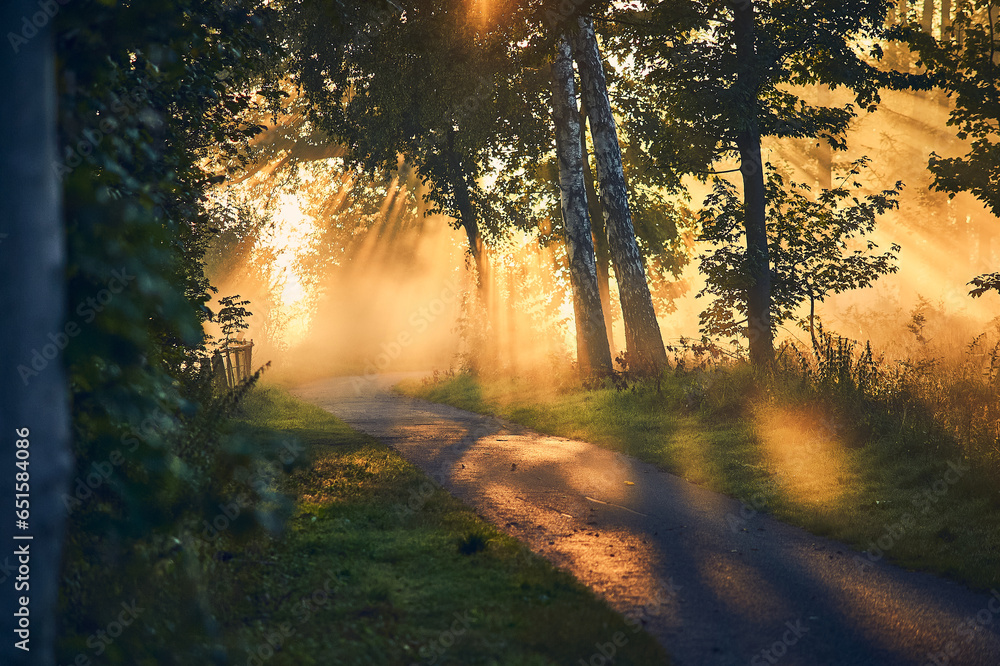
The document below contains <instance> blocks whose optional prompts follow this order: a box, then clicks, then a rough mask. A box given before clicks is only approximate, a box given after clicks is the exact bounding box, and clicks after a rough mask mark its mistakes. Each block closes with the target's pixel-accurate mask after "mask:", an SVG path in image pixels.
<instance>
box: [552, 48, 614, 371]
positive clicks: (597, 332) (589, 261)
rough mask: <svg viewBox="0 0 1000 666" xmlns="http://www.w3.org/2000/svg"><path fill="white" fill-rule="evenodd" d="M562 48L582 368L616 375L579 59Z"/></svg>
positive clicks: (557, 76)
mask: <svg viewBox="0 0 1000 666" xmlns="http://www.w3.org/2000/svg"><path fill="white" fill-rule="evenodd" d="M556 48H557V54H556V59H555V62H554V63H553V66H552V120H553V123H554V125H555V135H556V155H557V157H558V161H559V190H560V195H561V204H562V219H563V231H564V234H565V238H566V256H567V258H568V260H569V274H570V283H571V284H572V287H573V311H574V313H575V315H576V328H577V362H578V364H579V366H580V372H581V374H583V375H585V376H590V375H610V374H611V370H612V366H611V350H610V348H609V346H608V335H607V331H606V330H605V325H604V313H603V310H602V308H601V294H600V290H599V289H598V283H597V264H596V262H595V259H594V244H593V236H592V233H591V228H590V215H589V213H588V209H587V189H586V184H585V182H584V176H583V173H584V168H583V150H582V146H583V144H582V141H581V137H582V135H583V132H582V128H581V126H580V116H579V112H578V111H577V106H576V86H575V84H574V80H573V54H572V51H571V50H570V46H569V43H568V42H567V41H566V39H565V37H563V38H561V39H560V40H559V42H558V44H557V47H556Z"/></svg>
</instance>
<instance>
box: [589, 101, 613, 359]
mask: <svg viewBox="0 0 1000 666" xmlns="http://www.w3.org/2000/svg"><path fill="white" fill-rule="evenodd" d="M580 152H581V153H582V155H583V183H584V185H586V187H587V210H588V211H589V212H590V227H591V230H592V231H593V236H594V259H596V260H597V290H598V291H599V292H600V294H601V311H603V312H604V330H605V331H607V333H608V348H609V349H610V350H611V356H612V358H614V355H615V335H614V318H613V317H612V316H611V250H610V249H609V248H608V233H607V230H606V229H605V228H604V212H603V211H602V210H601V198H600V196H599V195H598V194H597V183H596V182H595V181H594V171H593V169H591V168H590V158H589V156H588V151H587V105H586V104H583V103H581V104H580Z"/></svg>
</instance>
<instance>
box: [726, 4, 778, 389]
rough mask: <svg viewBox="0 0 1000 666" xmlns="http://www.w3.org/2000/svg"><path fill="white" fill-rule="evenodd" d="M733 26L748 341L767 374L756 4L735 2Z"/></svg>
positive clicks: (770, 349)
mask: <svg viewBox="0 0 1000 666" xmlns="http://www.w3.org/2000/svg"><path fill="white" fill-rule="evenodd" d="M733 12H734V15H735V18H734V25H733V27H734V28H735V34H736V56H737V59H738V60H739V62H740V70H739V72H738V74H737V81H736V85H737V86H738V87H739V94H738V95H737V98H738V99H739V100H740V101H741V102H742V104H743V108H742V109H741V110H740V116H741V118H740V122H741V123H742V125H743V127H741V128H740V131H739V134H738V135H737V137H736V145H737V147H738V148H739V151H740V173H741V174H742V176H743V205H744V210H745V216H746V217H745V219H744V224H745V226H746V236H747V272H748V273H749V278H750V286H749V287H748V288H747V337H748V339H749V342H750V363H751V364H752V365H753V366H754V367H755V368H758V369H769V368H770V367H771V364H772V363H773V362H774V341H773V336H772V334H771V263H770V257H769V253H768V248H767V216H766V205H767V201H766V195H765V190H764V169H763V164H762V160H761V155H760V130H759V129H758V126H757V89H758V81H757V74H756V57H757V51H756V45H755V36H754V3H753V2H752V0H751V1H749V2H742V1H740V2H735V3H734V4H733Z"/></svg>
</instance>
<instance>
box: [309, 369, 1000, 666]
mask: <svg viewBox="0 0 1000 666" xmlns="http://www.w3.org/2000/svg"><path fill="white" fill-rule="evenodd" d="M404 376H407V375H401V374H396V375H385V376H379V377H376V378H374V379H362V378H358V377H337V378H331V379H327V380H322V381H318V382H313V383H310V384H307V385H303V386H300V387H297V388H295V389H293V391H292V392H293V393H294V394H295V395H297V396H299V397H300V398H303V399H305V400H307V401H309V402H312V403H314V404H316V405H319V406H320V407H322V408H323V409H326V410H327V411H330V412H332V413H334V414H336V415H337V416H338V417H340V418H341V419H343V420H344V421H346V422H347V423H349V424H350V425H352V426H353V427H355V428H357V429H358V430H361V431H363V432H366V433H368V434H370V435H372V436H374V437H376V438H378V439H379V440H381V441H383V442H385V443H386V444H388V445H390V446H392V447H393V448H394V449H396V450H397V451H399V452H400V453H401V454H402V455H403V456H404V457H406V458H407V459H408V460H410V461H412V462H413V463H414V464H416V465H418V466H419V467H420V468H421V469H423V470H424V471H425V472H426V473H427V474H428V475H429V476H430V477H431V478H432V479H434V480H435V481H436V482H437V483H439V484H441V485H442V486H444V487H445V488H446V489H447V490H448V491H450V492H451V493H452V494H454V495H455V496H457V497H459V498H461V499H462V500H463V501H464V502H466V503H467V504H469V505H471V506H473V507H474V508H475V509H476V510H477V511H478V512H479V513H480V515H482V516H484V517H485V518H486V519H487V520H489V521H491V522H492V523H494V524H495V525H497V526H498V527H499V528H500V529H502V530H504V531H505V532H507V533H509V534H511V535H512V536H514V537H516V538H518V539H520V540H521V541H522V542H524V543H526V544H527V545H528V546H529V547H530V548H531V549H532V550H534V551H535V552H537V553H539V554H541V555H542V556H544V557H546V558H547V559H549V560H550V561H552V562H553V563H554V564H555V565H557V566H559V567H561V568H563V569H566V570H569V571H571V572H572V573H573V574H574V575H575V576H576V577H577V578H578V579H579V580H581V581H583V582H584V583H585V584H587V585H588V586H590V587H591V588H592V589H593V590H595V591H596V592H597V593H598V594H600V595H601V596H602V597H604V598H605V599H607V600H608V602H609V603H610V604H611V605H612V606H613V607H614V608H615V609H616V610H617V611H619V612H621V613H623V614H624V615H625V616H626V617H628V618H631V619H633V621H635V620H637V621H639V622H641V623H642V624H643V626H644V627H645V629H646V630H647V631H648V632H650V633H651V634H652V635H653V636H655V637H656V638H657V639H658V640H659V641H660V642H661V643H662V644H663V646H664V647H665V648H666V649H667V651H668V652H669V653H670V654H671V655H672V656H673V657H674V659H675V661H676V662H677V663H678V664H681V665H682V666H688V665H691V666H695V665H698V666H701V665H705V666H708V665H711V666H729V665H732V664H748V665H750V666H758V665H761V666H762V665H765V664H778V663H780V664H782V665H783V666H799V665H801V666H841V665H842V666H857V665H867V664H872V665H880V666H882V665H884V666H889V665H894V664H917V665H925V664H926V665H933V666H943V665H945V664H947V665H949V666H958V665H961V666H996V665H998V664H1000V634H998V630H1000V591H996V590H994V591H992V594H978V593H974V592H971V591H969V590H968V589H966V588H964V587H962V586H960V585H957V584H955V583H952V582H949V581H945V580H943V579H940V578H938V577H936V576H932V575H929V574H923V573H915V572H909V571H904V570H901V569H898V568H895V567H892V566H888V565H885V564H882V563H880V562H876V563H871V562H869V561H868V560H867V559H864V555H861V554H859V553H857V552H855V551H852V550H851V549H849V548H848V547H847V546H845V545H843V544H841V543H837V542H834V541H830V540H828V539H824V538H821V537H817V536H814V535H812V534H809V533H808V532H805V531H803V530H801V529H799V528H796V527H791V526H789V525H786V524H784V523H780V522H778V521H776V520H774V519H773V518H771V517H769V516H766V515H762V514H754V515H751V514H749V513H748V512H747V511H746V509H745V508H744V507H743V506H742V505H741V504H740V503H739V502H738V501H736V500H734V499H731V498H729V497H726V496H723V495H719V494H716V493H714V492H711V491H709V490H706V489H704V488H702V487H700V486H696V485H694V484H691V483H689V482H687V481H685V480H683V479H681V478H679V477H676V476H674V475H671V474H667V473H664V472H660V471H658V470H657V469H656V468H655V467H653V466H652V465H648V464H646V463H642V462H639V461H637V460H635V459H633V458H630V457H628V456H625V455H621V454H618V453H613V452H610V451H607V450H605V449H602V448H600V447H597V446H594V445H592V444H587V443H584V442H577V441H571V440H567V439H563V438H560V437H549V436H546V435H540V434H538V433H535V432H532V431H530V430H527V429H526V428H523V427H521V426H518V425H515V424H512V423H509V422H506V421H503V420H500V419H497V418H494V417H489V416H483V415H480V414H474V413H471V412H466V411H463V410H460V409H455V408H453V407H449V406H446V405H438V404H434V403H429V402H425V401H421V400H414V399H412V398H406V397H402V396H399V395H396V394H393V393H392V392H391V391H390V388H391V386H392V385H393V384H394V383H396V382H398V381H400V379H402V378H403V377H404ZM410 376H412V375H410ZM414 499H415V500H417V501H418V500H419V498H414ZM741 510H742V511H743V513H742V514H741ZM594 639H595V649H596V647H597V645H598V644H602V643H607V642H609V641H611V640H612V636H611V635H609V636H606V637H603V636H595V637H594ZM596 654H598V653H597V652H595V655H596ZM581 656H582V657H584V658H583V659H582V660H581V661H582V662H583V663H585V664H586V663H587V661H586V658H587V657H586V655H581ZM594 661H597V663H601V660H600V659H597V660H594V659H592V660H591V663H593V662H594ZM577 663H579V662H577V661H575V660H574V661H573V664H574V665H575V664H577Z"/></svg>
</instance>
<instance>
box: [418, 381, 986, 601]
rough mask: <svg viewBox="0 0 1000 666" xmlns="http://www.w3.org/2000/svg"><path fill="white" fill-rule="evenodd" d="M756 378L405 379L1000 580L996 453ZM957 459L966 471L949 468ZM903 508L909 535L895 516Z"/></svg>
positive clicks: (906, 555) (915, 562)
mask: <svg viewBox="0 0 1000 666" xmlns="http://www.w3.org/2000/svg"><path fill="white" fill-rule="evenodd" d="M754 386H755V385H754V382H753V381H752V378H751V377H750V375H749V373H747V372H745V371H743V370H740V369H739V368H732V369H728V370H716V371H715V372H713V373H679V374H673V373H667V374H666V375H665V376H664V377H663V379H662V381H661V384H660V386H659V390H657V388H656V387H655V386H654V385H653V383H652V382H650V383H647V384H640V385H637V386H634V387H633V388H632V389H629V390H625V391H617V390H615V389H614V388H599V389H593V390H588V389H584V388H581V387H579V386H574V385H572V384H570V383H566V384H564V385H562V386H556V387H543V388H540V387H538V385H537V384H536V383H535V382H533V381H531V380H527V379H516V378H491V379H489V380H481V379H477V378H476V377H473V376H471V375H468V374H462V375H457V376H453V377H446V378H443V379H441V380H440V381H438V382H436V383H425V384H416V383H410V384H406V385H402V386H401V387H400V390H401V391H403V392H404V393H407V394H409V395H413V396H416V397H421V398H425V399H427V400H432V401H435V402H443V403H447V404H450V405H454V406H456V407H461V408H464V409H469V410H472V411H477V412H481V413H489V414H494V415H497V416H501V417H504V418H507V419H509V420H511V421H515V422H517V423H521V424H523V425H526V426H528V427H530V428H533V429H535V430H538V431H540V432H543V433H547V434H552V435H558V436H563V437H569V438H573V439H580V440H584V441H589V442H592V443H594V444H598V445H600V446H604V447H607V448H610V449H613V450H616V451H621V452H623V453H626V454H629V455H632V456H635V457H637V458H639V459H641V460H644V461H646V462H651V463H653V464H655V465H657V466H658V467H659V468H661V469H663V470H666V471H669V472H672V473H674V474H677V475H678V476H682V477H684V478H686V479H688V480H690V481H692V482H695V483H699V484H702V485H704V486H707V487H709V488H711V489H713V490H716V491H718V492H721V493H725V494H727V495H730V496H732V497H734V498H737V499H739V500H741V501H744V502H745V503H746V504H747V505H748V506H750V507H752V508H754V509H759V510H762V511H765V512H768V513H771V514H772V515H774V516H776V517H777V518H779V519H781V520H784V521H786V522H789V523H792V524H795V525H799V526H801V527H803V528H805V529H807V530H809V531H811V532H813V533H815V534H818V535H822V536H828V537H831V538H834V539H838V540H841V541H845V542H847V543H848V544H851V545H852V546H854V547H855V548H857V549H858V550H862V551H864V550H869V549H871V550H872V553H873V554H876V555H877V554H878V552H884V557H886V558H887V559H888V560H889V561H892V562H894V563H897V564H899V565H901V566H905V567H908V568H912V569H920V570H926V571H932V572H936V573H939V574H943V575H946V576H949V577H951V578H954V579H956V580H959V581H961V582H963V583H965V584H968V585H970V586H972V587H975V588H980V589H989V588H991V587H998V586H1000V478H998V474H997V471H996V466H995V464H993V463H994V462H995V461H994V460H993V459H992V458H991V457H990V455H992V453H990V454H989V455H987V454H986V453H984V454H983V455H982V456H977V455H970V452H969V451H966V450H962V449H961V448H960V447H958V446H956V445H954V443H949V442H948V441H946V440H942V439H940V438H938V437H936V436H935V435H934V433H929V434H926V435H922V434H921V431H919V430H917V431H916V432H911V431H910V430H908V429H906V428H904V427H903V424H902V423H896V422H895V421H893V420H892V418H887V419H886V423H880V424H878V427H877V428H874V429H873V428H871V427H869V426H868V425H866V424H867V422H868V421H873V419H871V418H868V417H867V415H859V414H852V413H850V412H845V411H844V410H838V409H837V408H834V407H832V406H831V405H832V403H830V402H825V401H819V400H816V399H815V398H814V397H813V398H809V397H805V396H804V395H803V394H801V393H797V392H796V390H794V389H788V387H787V386H786V387H784V388H780V387H779V388H777V389H772V390H771V391H770V392H764V393H762V392H760V391H757V390H756V389H755V388H754ZM897 430H898V433H897V432H895V431H897ZM904 431H905V432H904ZM973 453H974V452H973ZM987 453H989V452H987ZM949 462H951V463H953V464H955V465H957V466H959V467H960V469H961V470H962V472H961V474H958V473H956V472H954V471H951V472H949ZM965 468H968V469H967V471H966V469H965ZM951 481H954V483H951ZM927 493H930V495H929V496H928V495H927ZM901 521H905V525H907V526H906V527H905V529H904V531H903V534H902V535H900V534H899V533H898V532H897V530H896V528H895V527H893V526H894V525H897V524H901ZM890 530H891V533H890ZM887 534H889V536H888V538H887V537H886V535H887ZM880 538H881V539H882V540H883V542H882V547H879V544H878V540H879V539H880ZM890 541H891V543H890ZM886 544H889V547H888V548H885V547H884V546H885V545H886Z"/></svg>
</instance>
